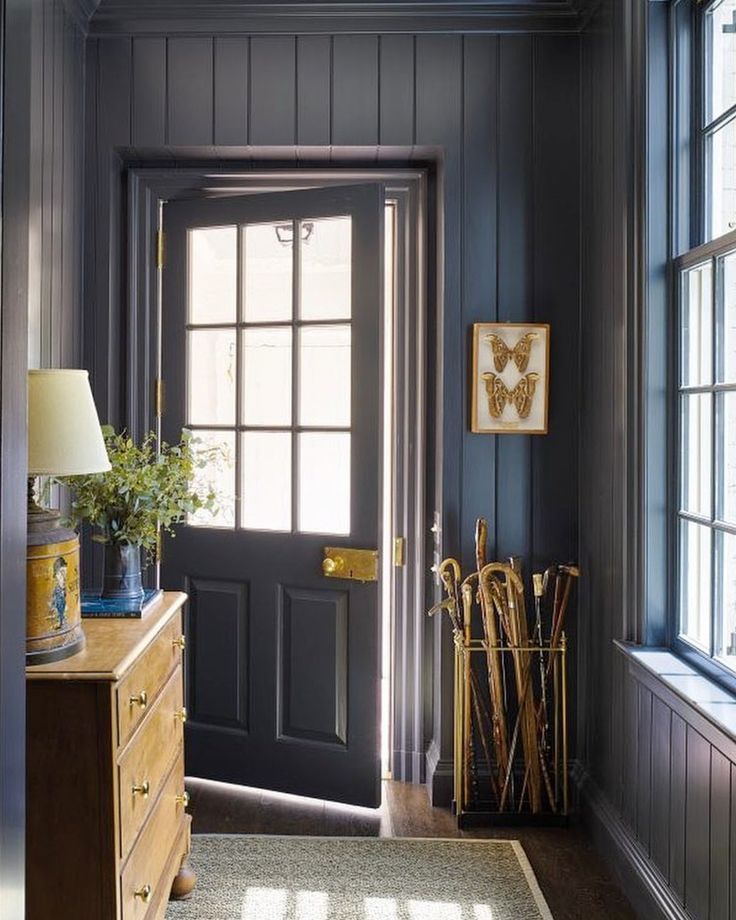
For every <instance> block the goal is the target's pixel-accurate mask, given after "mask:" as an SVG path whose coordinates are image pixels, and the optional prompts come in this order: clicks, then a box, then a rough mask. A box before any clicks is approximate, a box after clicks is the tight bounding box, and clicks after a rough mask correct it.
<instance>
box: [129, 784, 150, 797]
mask: <svg viewBox="0 0 736 920" xmlns="http://www.w3.org/2000/svg"><path fill="white" fill-rule="evenodd" d="M131 788H132V790H133V795H142V796H143V798H144V799H147V798H148V794H149V793H150V791H151V784H150V783H149V782H148V780H147V779H146V780H144V781H143V782H142V783H133V786H132V787H131Z"/></svg>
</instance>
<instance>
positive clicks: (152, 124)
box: [131, 38, 166, 147]
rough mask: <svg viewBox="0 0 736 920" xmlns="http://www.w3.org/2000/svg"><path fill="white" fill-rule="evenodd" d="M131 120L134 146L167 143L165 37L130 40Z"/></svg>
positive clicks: (159, 145) (152, 145) (154, 145)
mask: <svg viewBox="0 0 736 920" xmlns="http://www.w3.org/2000/svg"><path fill="white" fill-rule="evenodd" d="M132 77H133V90H132V92H133V102H132V105H133V123H132V126H131V139H132V143H133V144H134V146H136V147H161V146H163V145H164V144H165V143H166V39H165V38H134V39H133V61H132Z"/></svg>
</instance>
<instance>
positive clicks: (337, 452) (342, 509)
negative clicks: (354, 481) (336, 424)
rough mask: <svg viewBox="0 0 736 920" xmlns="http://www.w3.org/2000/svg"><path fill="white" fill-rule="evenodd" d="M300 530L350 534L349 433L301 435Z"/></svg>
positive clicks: (311, 433) (310, 433) (306, 433)
mask: <svg viewBox="0 0 736 920" xmlns="http://www.w3.org/2000/svg"><path fill="white" fill-rule="evenodd" d="M299 530H301V531H303V532H305V533H330V534H349V533H350V435H349V434H348V433H347V432H342V431H333V432H305V433H303V434H300V435H299Z"/></svg>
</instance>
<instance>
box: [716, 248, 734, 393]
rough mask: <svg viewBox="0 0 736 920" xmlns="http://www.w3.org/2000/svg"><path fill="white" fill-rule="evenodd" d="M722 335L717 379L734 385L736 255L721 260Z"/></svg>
mask: <svg viewBox="0 0 736 920" xmlns="http://www.w3.org/2000/svg"><path fill="white" fill-rule="evenodd" d="M721 309H722V311H723V312H722V314H721V325H722V334H721V336H720V339H721V348H722V349H723V353H722V355H721V360H720V362H719V364H720V373H719V375H718V376H719V379H720V380H721V381H722V382H723V383H736V253H732V254H731V255H730V256H727V257H726V258H725V259H724V260H723V304H722V307H721Z"/></svg>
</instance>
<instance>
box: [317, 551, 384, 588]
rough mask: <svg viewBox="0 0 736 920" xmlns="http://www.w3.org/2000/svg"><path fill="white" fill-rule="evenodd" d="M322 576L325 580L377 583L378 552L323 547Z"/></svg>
mask: <svg viewBox="0 0 736 920" xmlns="http://www.w3.org/2000/svg"><path fill="white" fill-rule="evenodd" d="M322 574H323V575H324V576H325V577H326V578H349V579H352V580H353V581H378V550H377V549H353V548H352V547H348V546H325V548H324V559H323V560H322Z"/></svg>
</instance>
